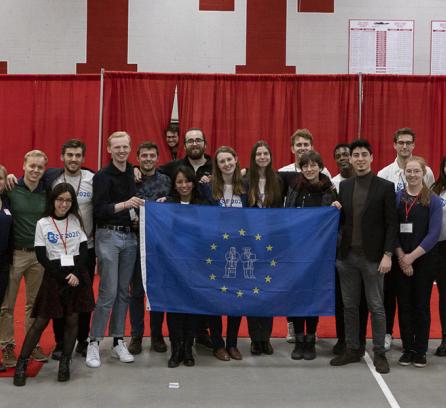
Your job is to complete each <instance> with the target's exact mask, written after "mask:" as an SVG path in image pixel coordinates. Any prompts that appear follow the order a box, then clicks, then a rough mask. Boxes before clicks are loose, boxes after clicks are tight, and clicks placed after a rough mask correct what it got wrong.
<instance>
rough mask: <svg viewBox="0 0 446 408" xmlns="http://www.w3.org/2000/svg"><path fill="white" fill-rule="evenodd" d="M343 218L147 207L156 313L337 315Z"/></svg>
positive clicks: (331, 211)
mask: <svg viewBox="0 0 446 408" xmlns="http://www.w3.org/2000/svg"><path fill="white" fill-rule="evenodd" d="M338 222H339V211H338V210H337V209H336V208H334V207H317V208H292V209H288V208H271V209H265V208H262V209H258V208H222V207H217V206H201V205H181V204H169V203H155V202H148V201H146V202H145V207H144V208H143V209H142V211H141V228H140V232H141V265H142V274H143V282H144V286H145V288H146V293H147V297H148V308H149V309H150V310H154V311H169V312H179V313H196V314H211V315H234V316H241V315H243V316H332V315H334V313H335V301H334V291H335V258H336V238H337V231H338Z"/></svg>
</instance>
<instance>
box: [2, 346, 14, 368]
mask: <svg viewBox="0 0 446 408" xmlns="http://www.w3.org/2000/svg"><path fill="white" fill-rule="evenodd" d="M3 364H4V365H5V367H7V368H11V367H15V366H16V364H17V356H16V355H15V351H14V345H13V344H8V345H7V346H6V347H5V348H4V349H3Z"/></svg>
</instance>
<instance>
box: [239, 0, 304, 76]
mask: <svg viewBox="0 0 446 408" xmlns="http://www.w3.org/2000/svg"><path fill="white" fill-rule="evenodd" d="M286 14H287V0H247V10H246V65H237V67H236V73H238V74H239V73H242V74H246V73H254V74H260V73H263V74H294V73H296V67H294V66H286Z"/></svg>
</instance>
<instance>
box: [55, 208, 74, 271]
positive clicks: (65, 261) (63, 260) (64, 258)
mask: <svg viewBox="0 0 446 408" xmlns="http://www.w3.org/2000/svg"><path fill="white" fill-rule="evenodd" d="M51 220H52V221H53V224H54V227H55V228H56V230H57V232H58V233H59V237H60V240H61V241H62V244H63V247H64V249H65V253H64V254H62V255H61V256H60V266H74V257H73V255H68V254H67V240H66V237H67V231H68V217H67V221H66V224H65V238H64V236H63V235H62V234H61V232H60V230H59V227H58V226H57V224H56V221H54V218H53V217H51Z"/></svg>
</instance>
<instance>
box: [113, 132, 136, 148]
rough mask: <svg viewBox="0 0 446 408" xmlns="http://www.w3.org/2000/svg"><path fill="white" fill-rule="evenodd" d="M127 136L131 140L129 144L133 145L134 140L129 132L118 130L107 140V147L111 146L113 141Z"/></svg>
mask: <svg viewBox="0 0 446 408" xmlns="http://www.w3.org/2000/svg"><path fill="white" fill-rule="evenodd" d="M124 136H127V137H128V139H129V143H130V144H132V138H131V137H130V135H129V134H128V133H127V132H124V131H123V130H118V131H117V132H113V133H112V134H111V135H110V136H109V137H108V139H107V146H110V145H111V140H112V139H116V138H118V137H124Z"/></svg>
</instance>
